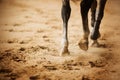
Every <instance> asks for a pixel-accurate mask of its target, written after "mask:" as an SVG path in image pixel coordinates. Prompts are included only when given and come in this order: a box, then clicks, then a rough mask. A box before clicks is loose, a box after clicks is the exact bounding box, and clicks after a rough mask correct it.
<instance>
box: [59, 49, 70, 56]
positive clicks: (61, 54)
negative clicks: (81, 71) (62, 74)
mask: <svg viewBox="0 0 120 80" xmlns="http://www.w3.org/2000/svg"><path fill="white" fill-rule="evenodd" d="M68 55H70V52H69V50H68V48H63V49H62V50H61V53H60V56H68Z"/></svg>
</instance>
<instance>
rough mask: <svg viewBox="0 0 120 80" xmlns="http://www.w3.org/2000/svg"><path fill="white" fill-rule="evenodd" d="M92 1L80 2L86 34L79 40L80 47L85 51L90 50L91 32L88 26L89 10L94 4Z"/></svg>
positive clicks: (84, 0) (83, 0)
mask: <svg viewBox="0 0 120 80" xmlns="http://www.w3.org/2000/svg"><path fill="white" fill-rule="evenodd" d="M92 2H93V0H82V1H81V4H80V6H81V16H82V24H83V31H84V35H83V38H82V39H81V40H80V42H79V47H80V48H81V49H82V50H85V51H86V50H88V36H89V33H90V31H89V26H88V11H89V9H90V7H91V5H92Z"/></svg>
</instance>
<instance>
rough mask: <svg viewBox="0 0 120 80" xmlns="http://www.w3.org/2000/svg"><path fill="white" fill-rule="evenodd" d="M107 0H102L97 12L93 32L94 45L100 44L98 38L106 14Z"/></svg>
mask: <svg viewBox="0 0 120 80" xmlns="http://www.w3.org/2000/svg"><path fill="white" fill-rule="evenodd" d="M106 1H107V0H100V2H99V6H98V13H97V14H96V20H95V23H94V27H93V30H92V33H91V39H92V40H93V41H94V42H93V45H94V44H95V45H96V46H99V44H98V42H97V39H98V38H99V37H100V32H99V28H100V23H101V20H102V18H103V15H104V8H105V4H106Z"/></svg>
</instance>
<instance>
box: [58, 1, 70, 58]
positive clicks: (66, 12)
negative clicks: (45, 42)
mask: <svg viewBox="0 0 120 80" xmlns="http://www.w3.org/2000/svg"><path fill="white" fill-rule="evenodd" d="M70 13H71V8H70V1H69V0H62V11H61V15H62V20H63V38H62V51H61V53H60V55H61V56H62V55H68V54H69V50H68V45H69V43H68V36H67V28H68V20H69V18H70Z"/></svg>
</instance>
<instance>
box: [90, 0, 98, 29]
mask: <svg viewBox="0 0 120 80" xmlns="http://www.w3.org/2000/svg"><path fill="white" fill-rule="evenodd" d="M96 7H97V1H96V0H94V1H93V3H92V5H91V26H92V27H94V24H95V19H96Z"/></svg>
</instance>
